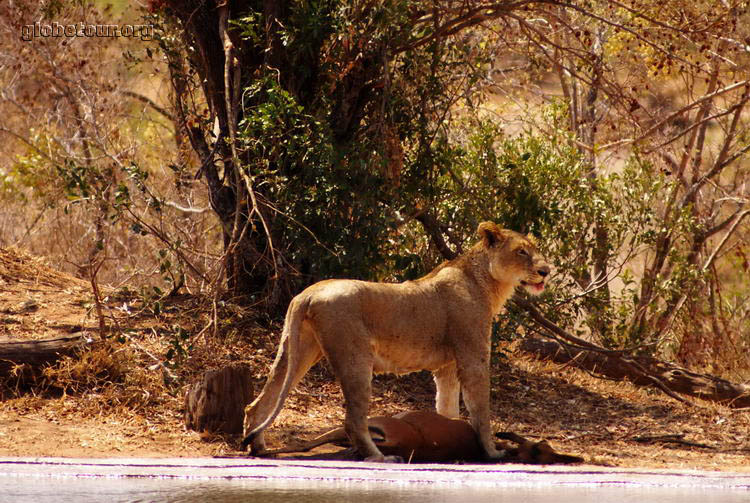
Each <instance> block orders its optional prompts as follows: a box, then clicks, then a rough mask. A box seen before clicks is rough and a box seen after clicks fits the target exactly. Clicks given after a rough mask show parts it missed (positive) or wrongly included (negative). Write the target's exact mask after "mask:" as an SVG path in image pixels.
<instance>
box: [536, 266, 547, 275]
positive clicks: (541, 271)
mask: <svg viewBox="0 0 750 503" xmlns="http://www.w3.org/2000/svg"><path fill="white" fill-rule="evenodd" d="M536 272H537V274H539V276H541V277H542V278H544V277H546V276H547V275H548V274H549V266H548V265H545V266H543V267H540V268H539V269H537V270H536Z"/></svg>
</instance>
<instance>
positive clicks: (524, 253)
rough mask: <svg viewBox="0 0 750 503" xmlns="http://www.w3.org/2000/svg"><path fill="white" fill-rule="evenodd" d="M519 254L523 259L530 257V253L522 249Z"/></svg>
mask: <svg viewBox="0 0 750 503" xmlns="http://www.w3.org/2000/svg"><path fill="white" fill-rule="evenodd" d="M518 254H519V255H521V256H522V257H528V256H529V252H527V251H526V250H525V249H524V248H521V249H520V250H518Z"/></svg>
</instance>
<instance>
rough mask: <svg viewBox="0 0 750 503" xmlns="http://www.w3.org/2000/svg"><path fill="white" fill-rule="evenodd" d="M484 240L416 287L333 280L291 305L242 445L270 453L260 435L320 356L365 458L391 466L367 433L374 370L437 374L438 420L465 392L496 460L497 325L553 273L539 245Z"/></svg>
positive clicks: (497, 232)
mask: <svg viewBox="0 0 750 503" xmlns="http://www.w3.org/2000/svg"><path fill="white" fill-rule="evenodd" d="M477 232H478V234H479V236H480V237H481V238H482V239H481V241H480V242H479V243H477V244H476V245H474V247H472V248H471V250H469V251H468V252H467V253H465V254H464V255H462V256H460V257H458V258H456V259H453V260H451V261H448V262H445V263H443V264H441V265H440V266H438V267H437V268H435V270H433V271H432V272H431V273H429V274H428V275H427V276H424V277H423V278H420V279H418V280H416V281H406V282H404V283H398V284H388V283H370V282H366V281H356V280H326V281H321V282H319V283H316V284H314V285H312V286H310V287H308V288H307V289H305V290H304V291H303V292H302V293H300V294H299V295H297V296H296V297H295V298H294V299H292V302H291V303H290V305H289V309H288V310H287V313H286V320H285V321H284V330H283V332H282V337H281V345H280V346H279V351H278V353H277V354H276V360H275V361H274V363H273V366H272V367H271V374H270V375H269V376H268V381H266V385H265V387H264V388H263V391H262V392H261V394H260V395H259V396H258V397H257V398H256V399H255V400H254V401H253V403H251V404H250V405H249V406H248V407H247V408H246V409H245V425H244V429H245V439H244V440H243V444H242V445H243V448H246V447H247V445H248V444H250V445H251V452H252V453H260V452H262V451H264V450H265V442H264V440H263V430H264V429H266V428H267V427H268V426H269V425H270V424H271V422H273V420H274V419H275V418H276V416H277V415H278V413H279V411H280V410H281V407H282V405H283V403H284V400H285V399H286V397H287V395H288V394H289V391H290V390H291V389H292V388H293V387H294V386H295V385H296V384H297V382H299V380H300V379H302V377H303V376H304V375H305V374H306V373H307V371H308V370H309V369H310V367H312V366H313V365H314V364H315V363H317V362H318V361H319V360H320V359H321V358H322V357H323V356H325V357H326V358H327V359H328V362H329V363H330V365H331V367H332V368H333V372H334V373H335V374H336V376H337V377H338V379H339V382H340V383H341V388H342V390H343V392H344V399H345V401H346V419H345V421H344V427H345V429H346V433H347V435H348V436H349V438H350V439H351V442H352V445H353V446H354V447H356V449H357V450H358V452H359V453H360V454H361V455H362V456H364V457H365V459H366V460H368V461H392V459H389V458H386V457H385V456H383V454H382V453H381V452H380V451H379V450H378V448H377V447H376V446H375V443H374V442H373V441H372V439H371V438H370V435H369V432H368V429H367V413H368V408H369V404H370V385H371V381H372V374H373V372H392V373H407V372H414V371H417V370H423V369H425V370H430V371H432V373H433V376H434V378H435V385H436V387H437V397H436V400H435V401H436V408H437V411H438V413H440V414H442V415H444V416H448V417H457V416H458V415H459V404H458V399H459V392H460V391H461V390H463V398H464V403H465V404H466V408H467V409H468V411H469V415H470V416H471V425H472V427H473V428H474V430H475V431H476V432H477V435H478V437H479V439H480V442H481V444H482V447H483V448H484V451H485V453H486V455H487V457H488V458H489V459H499V458H502V456H503V454H504V453H503V451H498V450H497V449H496V448H495V442H494V441H493V439H492V435H491V432H490V404H489V401H490V390H489V383H490V380H489V361H490V334H491V324H492V319H493V317H494V316H495V314H497V313H498V312H499V311H500V309H502V307H503V305H504V304H505V301H506V300H507V299H508V297H510V296H511V295H512V293H513V290H514V289H515V287H517V286H519V285H523V286H524V287H525V288H526V289H527V290H528V291H529V292H531V293H534V294H536V293H540V292H542V291H543V290H544V278H545V277H546V276H547V274H549V270H550V269H549V266H548V265H547V264H546V262H545V261H544V259H543V258H542V256H541V255H540V254H539V253H538V252H537V249H536V246H535V245H534V242H533V241H532V240H531V239H529V238H528V237H525V236H523V235H521V234H519V233H517V232H513V231H511V230H507V229H501V228H500V227H498V226H497V225H496V224H494V223H492V222H483V223H481V224H480V225H479V228H478V230H477Z"/></svg>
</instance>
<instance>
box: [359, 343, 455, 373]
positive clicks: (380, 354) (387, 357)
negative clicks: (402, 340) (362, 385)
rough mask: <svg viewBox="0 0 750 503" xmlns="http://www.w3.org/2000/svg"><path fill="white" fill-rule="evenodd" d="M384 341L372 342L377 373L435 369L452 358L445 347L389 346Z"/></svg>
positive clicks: (374, 365) (374, 367)
mask: <svg viewBox="0 0 750 503" xmlns="http://www.w3.org/2000/svg"><path fill="white" fill-rule="evenodd" d="M389 346H390V345H389V344H387V343H385V344H383V343H380V344H377V343H376V344H374V347H373V371H374V372H375V373H378V374H382V373H389V374H406V373H409V372H417V371H419V370H436V369H439V368H440V367H443V366H444V365H445V364H446V363H448V362H449V361H450V360H452V359H453V355H452V354H451V353H450V352H449V351H447V350H446V349H442V348H439V347H435V346H430V345H425V346H424V347H420V345H414V344H412V345H407V346H406V347H404V346H400V347H389Z"/></svg>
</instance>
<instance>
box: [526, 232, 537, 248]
mask: <svg viewBox="0 0 750 503" xmlns="http://www.w3.org/2000/svg"><path fill="white" fill-rule="evenodd" d="M526 239H528V240H529V242H530V243H531V244H533V245H534V246H538V245H539V243H538V242H537V239H536V236H534V235H533V234H532V233H530V232H529V233H528V234H526Z"/></svg>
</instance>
